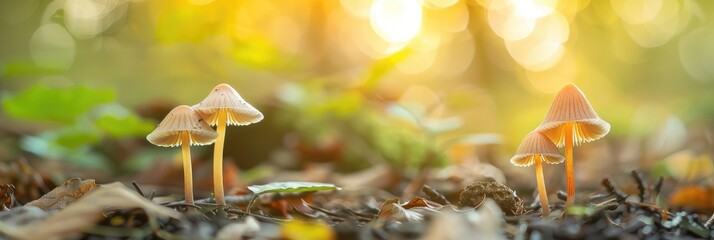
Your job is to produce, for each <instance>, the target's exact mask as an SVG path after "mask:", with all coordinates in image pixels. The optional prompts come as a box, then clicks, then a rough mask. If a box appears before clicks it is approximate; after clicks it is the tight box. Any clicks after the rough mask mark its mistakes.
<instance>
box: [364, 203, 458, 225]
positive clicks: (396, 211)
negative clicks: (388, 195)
mask: <svg viewBox="0 0 714 240" xmlns="http://www.w3.org/2000/svg"><path fill="white" fill-rule="evenodd" d="M443 207H444V206H443V205H441V204H438V203H435V202H432V201H429V200H426V199H424V198H421V197H416V198H413V199H412V200H409V202H406V203H403V204H399V199H396V198H392V199H387V200H386V201H384V203H383V204H382V207H380V208H379V214H377V216H378V218H389V219H393V220H395V221H407V222H419V221H422V220H424V214H423V212H426V211H431V212H436V211H438V210H440V209H442V208H443Z"/></svg>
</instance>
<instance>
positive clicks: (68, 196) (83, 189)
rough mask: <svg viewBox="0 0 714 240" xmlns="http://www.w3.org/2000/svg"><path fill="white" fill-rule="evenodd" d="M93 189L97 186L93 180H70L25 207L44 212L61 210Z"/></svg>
mask: <svg viewBox="0 0 714 240" xmlns="http://www.w3.org/2000/svg"><path fill="white" fill-rule="evenodd" d="M95 188H97V184H96V183H94V179H87V180H84V181H83V180H82V179H80V178H72V179H70V180H67V181H66V182H64V184H62V185H60V186H59V187H56V188H55V189H52V191H50V192H49V193H47V194H45V195H44V196H42V197H40V199H37V200H35V201H32V202H29V203H27V204H26V206H33V207H38V208H40V209H42V210H45V211H52V210H61V209H63V208H65V207H67V205H69V204H70V203H72V202H74V201H77V199H79V198H80V197H82V196H84V195H85V194H87V193H88V192H89V191H91V190H94V189H95Z"/></svg>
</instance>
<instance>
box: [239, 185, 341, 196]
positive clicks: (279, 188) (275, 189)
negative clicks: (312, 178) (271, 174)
mask: <svg viewBox="0 0 714 240" xmlns="http://www.w3.org/2000/svg"><path fill="white" fill-rule="evenodd" d="M248 189H250V191H251V192H253V193H254V194H255V195H259V194H264V193H296V192H312V191H322V190H340V189H341V188H338V187H336V186H335V185H334V184H330V183H316V182H274V183H270V184H265V185H252V186H248Z"/></svg>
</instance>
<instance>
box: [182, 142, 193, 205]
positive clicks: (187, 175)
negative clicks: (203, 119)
mask: <svg viewBox="0 0 714 240" xmlns="http://www.w3.org/2000/svg"><path fill="white" fill-rule="evenodd" d="M188 134H189V133H186V132H182V133H181V134H180V137H181V155H182V156H183V191H184V194H185V198H186V204H193V173H192V171H191V140H190V139H189V135H188Z"/></svg>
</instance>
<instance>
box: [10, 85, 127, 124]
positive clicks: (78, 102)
mask: <svg viewBox="0 0 714 240" xmlns="http://www.w3.org/2000/svg"><path fill="white" fill-rule="evenodd" d="M114 98H115V94H114V91H112V90H111V89H92V88H88V87H84V86H81V87H69V88H53V87H48V86H45V85H43V84H37V85H33V86H31V87H29V88H27V89H25V90H24V91H22V92H20V93H18V94H16V95H15V96H12V97H9V98H6V99H4V101H3V103H2V106H3V109H4V110H5V113H7V114H8V115H9V116H11V117H15V118H18V119H25V120H34V121H56V122H60V123H65V124H71V123H73V122H74V121H75V120H76V119H77V117H78V116H80V115H82V114H84V113H86V112H87V111H89V110H90V109H92V108H94V107H96V106H97V105H99V104H102V103H108V102H111V101H113V100H114Z"/></svg>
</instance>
